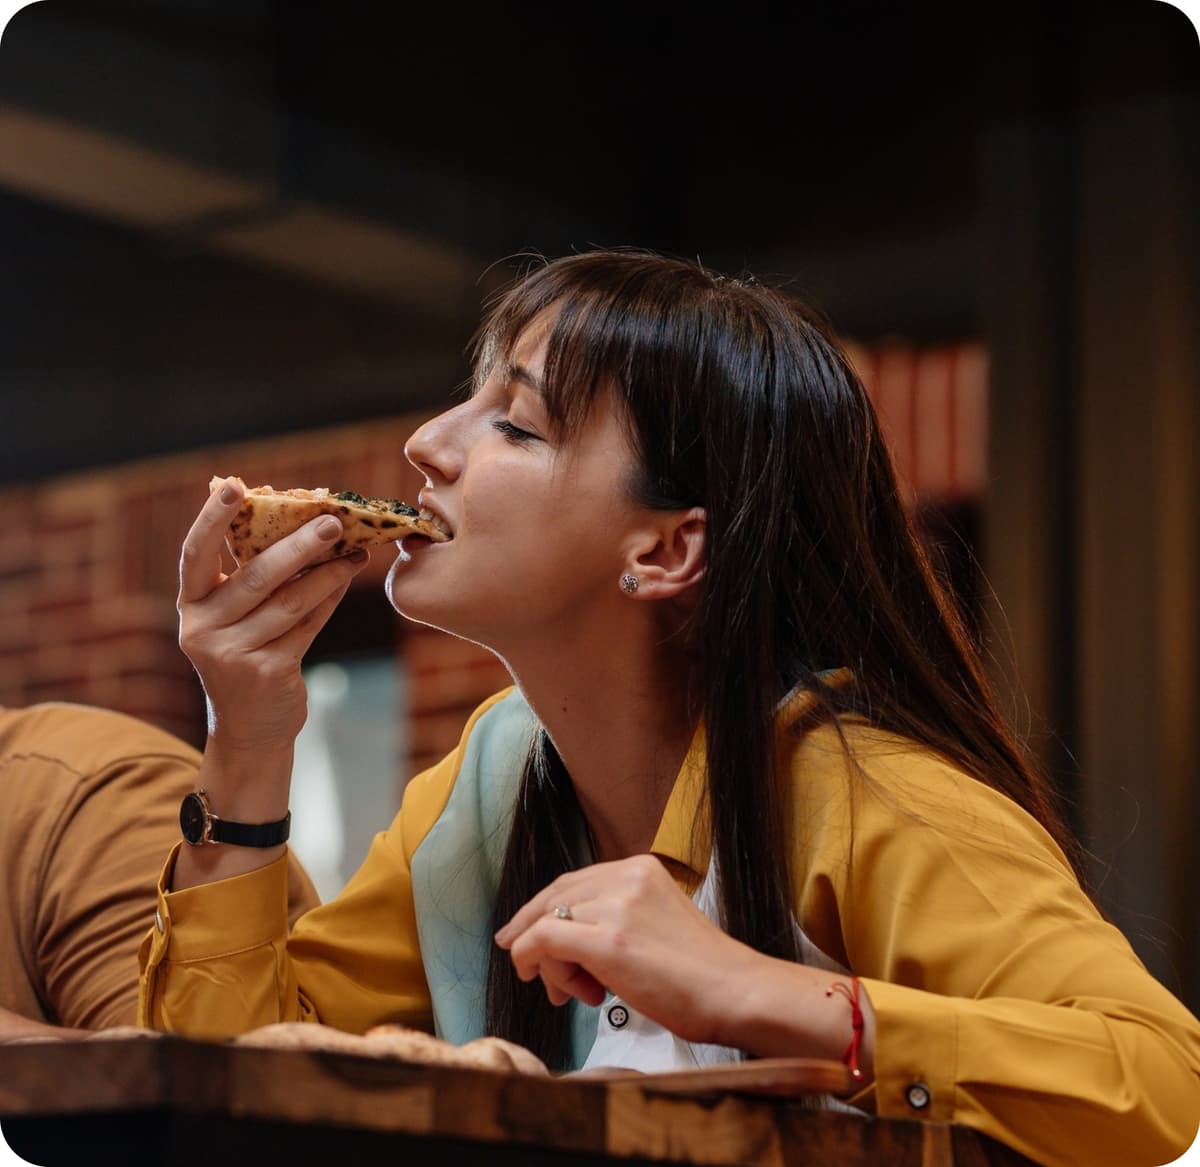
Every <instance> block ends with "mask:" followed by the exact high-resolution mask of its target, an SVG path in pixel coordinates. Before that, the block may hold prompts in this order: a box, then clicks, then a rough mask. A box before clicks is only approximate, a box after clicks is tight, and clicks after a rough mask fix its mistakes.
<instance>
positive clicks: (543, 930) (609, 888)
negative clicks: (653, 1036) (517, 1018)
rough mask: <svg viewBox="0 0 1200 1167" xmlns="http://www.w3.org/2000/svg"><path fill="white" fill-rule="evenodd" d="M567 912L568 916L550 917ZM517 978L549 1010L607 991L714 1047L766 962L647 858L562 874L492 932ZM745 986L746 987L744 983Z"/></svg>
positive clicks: (592, 1000) (599, 997) (595, 999)
mask: <svg viewBox="0 0 1200 1167" xmlns="http://www.w3.org/2000/svg"><path fill="white" fill-rule="evenodd" d="M564 906H565V907H569V908H570V912H571V915H570V918H569V919H562V918H559V917H556V916H555V914H554V909H555V908H556V907H564ZM496 943H497V944H499V945H500V947H501V948H505V949H508V951H509V953H510V955H511V956H512V961H513V964H514V965H515V966H516V970H517V975H518V976H519V977H520V978H521V979H522V980H523V981H531V980H533V978H534V977H537V976H540V977H541V978H542V981H543V982H544V983H545V986H546V992H547V995H548V996H549V997H550V1000H551V1001H553V1002H554V1004H556V1005H561V1004H562V1003H563V1002H565V1001H566V1000H567V999H568V998H570V997H578V998H579V999H580V1000H581V1001H584V1002H586V1003H587V1004H589V1005H598V1004H600V1003H601V1002H602V1001H603V1000H604V996H605V990H608V991H610V992H612V993H614V994H616V995H617V996H618V997H620V998H621V999H622V1000H623V1001H625V1002H626V1003H627V1004H628V1005H629V1006H630V1007H631V1008H632V1009H635V1010H637V1011H638V1012H640V1013H642V1014H644V1015H645V1016H646V1017H649V1018H650V1019H651V1020H653V1021H656V1022H657V1023H658V1024H659V1025H662V1026H664V1027H665V1028H667V1029H669V1030H670V1031H671V1032H672V1033H675V1034H677V1035H678V1036H679V1037H681V1038H683V1039H684V1040H685V1041H692V1042H720V1041H721V1032H722V1030H723V1029H724V1028H725V1025H724V1024H723V1022H727V1021H728V1018H729V1016H730V1015H731V1014H732V1013H734V1012H735V1011H736V1006H737V1004H738V999H739V997H741V996H744V991H745V990H744V987H743V988H739V986H745V985H746V984H747V981H746V978H748V977H752V976H753V975H754V970H755V967H756V964H759V963H761V962H763V961H765V960H767V959H768V958H767V957H764V956H763V955H762V954H761V953H758V952H755V951H754V950H753V949H752V948H750V947H749V946H747V945H745V944H741V943H739V942H738V941H736V940H734V939H732V937H730V936H728V935H726V934H725V933H724V932H722V931H721V930H720V929H719V928H718V927H717V926H716V925H715V924H714V923H713V922H712V921H711V920H710V919H709V918H708V917H707V916H705V915H704V913H703V912H701V911H700V909H699V908H698V907H696V905H695V904H694V903H693V902H692V900H690V899H689V898H688V897H687V896H686V895H685V894H684V893H683V891H682V890H680V888H679V886H678V885H677V884H676V882H675V880H674V879H673V878H672V877H671V875H670V874H669V873H668V871H667V869H666V868H665V867H664V866H663V864H662V863H661V862H660V861H659V860H658V859H656V858H655V857H654V856H653V855H635V856H633V857H632V858H629V859H621V860H618V861H616V862H613V863H597V864H594V865H592V866H591V867H584V868H581V869H580V870H578V871H571V872H568V873H567V874H566V875H563V876H560V877H559V878H558V879H556V880H555V881H554V882H553V883H552V884H550V885H549V886H548V887H546V888H545V889H544V890H543V891H541V892H540V893H539V894H538V895H536V896H534V898H533V899H531V900H530V901H529V903H527V904H526V905H525V906H524V907H523V908H522V909H521V910H520V911H519V912H517V914H516V915H515V916H514V917H513V918H512V919H511V920H510V921H509V922H508V923H507V924H506V925H505V926H504V927H503V928H501V929H500V931H499V932H497V933H496ZM751 983H752V982H751Z"/></svg>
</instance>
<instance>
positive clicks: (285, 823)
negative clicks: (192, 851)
mask: <svg viewBox="0 0 1200 1167" xmlns="http://www.w3.org/2000/svg"><path fill="white" fill-rule="evenodd" d="M291 833H292V812H291V811H290V810H289V811H288V812H287V815H286V816H285V817H284V818H281V819H279V820H278V821H277V822H273V823H231V822H230V821H229V820H228V819H219V818H217V817H216V816H215V815H214V816H213V819H212V831H211V836H210V837H211V838H212V840H213V842H214V843H232V844H234V845H235V846H237V847H277V846H279V844H280V843H286V842H287V841H288V836H289V835H290V834H291Z"/></svg>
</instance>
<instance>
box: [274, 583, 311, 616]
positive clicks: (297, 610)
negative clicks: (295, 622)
mask: <svg viewBox="0 0 1200 1167" xmlns="http://www.w3.org/2000/svg"><path fill="white" fill-rule="evenodd" d="M279 606H280V607H281V608H282V609H283V611H284V614H285V615H287V616H299V615H300V614H301V613H302V612H304V610H305V607H306V604H305V602H304V596H302V595H301V594H300V592H299V590H298V589H295V588H289V589H288V590H287V591H283V592H280V593H279Z"/></svg>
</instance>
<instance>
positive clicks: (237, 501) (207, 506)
mask: <svg viewBox="0 0 1200 1167" xmlns="http://www.w3.org/2000/svg"><path fill="white" fill-rule="evenodd" d="M241 501H242V488H241V487H240V486H239V485H238V484H237V483H236V482H234V481H232V480H231V479H226V480H225V485H224V486H222V487H220V488H219V489H218V490H214V491H212V492H211V493H210V494H209V496H208V498H207V499H206V500H205V503H204V506H202V507H201V508H200V513H199V514H198V515H197V516H196V519H195V522H193V523H192V525H191V527H190V528H189V530H188V533H187V535H186V536H184V540H183V548H182V550H181V551H180V554H179V602H180V603H181V604H187V603H194V602H195V601H197V600H202V599H204V597H205V596H207V595H208V594H209V593H210V592H211V591H212V590H213V588H215V587H216V586H217V584H219V583H220V582H221V579H222V572H221V548H222V546H223V545H224V542H225V534H226V532H227V531H228V530H229V524H230V523H231V522H232V521H233V516H234V515H236V514H237V509H238V507H239V506H240V505H241Z"/></svg>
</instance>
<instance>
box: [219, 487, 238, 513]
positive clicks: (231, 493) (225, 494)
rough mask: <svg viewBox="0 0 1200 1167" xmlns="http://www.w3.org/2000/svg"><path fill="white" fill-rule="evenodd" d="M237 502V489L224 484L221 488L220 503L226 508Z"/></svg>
mask: <svg viewBox="0 0 1200 1167" xmlns="http://www.w3.org/2000/svg"><path fill="white" fill-rule="evenodd" d="M237 500H238V489H237V487H236V486H232V485H231V484H230V483H228V482H227V483H225V485H224V486H222V487H221V501H222V502H223V503H224V504H225V505H226V506H227V507H228V506H233V504H234V503H235V502H237Z"/></svg>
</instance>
